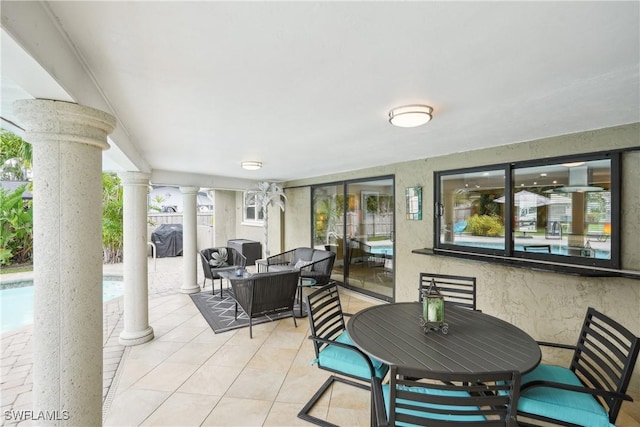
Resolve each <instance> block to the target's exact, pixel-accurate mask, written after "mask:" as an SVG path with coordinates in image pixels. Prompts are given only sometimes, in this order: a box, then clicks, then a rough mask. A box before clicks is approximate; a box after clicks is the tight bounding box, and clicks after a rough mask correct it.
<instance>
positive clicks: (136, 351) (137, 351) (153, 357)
mask: <svg viewBox="0 0 640 427" xmlns="http://www.w3.org/2000/svg"><path fill="white" fill-rule="evenodd" d="M183 345H184V344H183V343H179V342H169V341H160V340H159V339H154V340H152V341H149V342H147V343H144V344H140V345H136V346H133V347H131V352H130V353H129V356H128V358H130V359H137V360H145V361H148V362H156V363H160V362H162V361H164V360H166V359H167V358H168V357H169V356H171V355H172V354H173V353H175V352H176V351H178V350H180V348H182V346H183Z"/></svg>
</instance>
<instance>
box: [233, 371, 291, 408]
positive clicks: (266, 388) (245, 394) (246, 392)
mask: <svg viewBox="0 0 640 427" xmlns="http://www.w3.org/2000/svg"><path fill="white" fill-rule="evenodd" d="M285 376H286V372H273V371H265V370H264V369H253V368H245V369H244V370H243V371H242V372H241V373H240V375H238V378H236V380H235V381H234V382H233V384H232V385H231V387H229V390H228V391H227V393H226V396H229V397H238V398H244V399H256V400H271V401H273V400H274V399H275V398H276V395H277V394H278V391H279V390H280V387H281V386H282V383H283V382H284V378H285Z"/></svg>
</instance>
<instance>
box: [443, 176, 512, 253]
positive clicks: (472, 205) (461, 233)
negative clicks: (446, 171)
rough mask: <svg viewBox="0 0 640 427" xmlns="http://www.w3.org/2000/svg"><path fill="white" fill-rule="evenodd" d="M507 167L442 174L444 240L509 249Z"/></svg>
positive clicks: (467, 244)
mask: <svg viewBox="0 0 640 427" xmlns="http://www.w3.org/2000/svg"><path fill="white" fill-rule="evenodd" d="M504 174H505V172H504V170H503V169H496V170H487V171H481V172H465V173H459V174H455V175H444V176H441V178H440V199H441V204H440V207H439V208H440V212H438V213H437V214H438V215H439V216H440V242H441V243H445V244H455V245H462V246H473V247H476V248H483V249H489V250H491V249H497V250H504V249H505V239H504V194H505V191H504V186H505V175H504Z"/></svg>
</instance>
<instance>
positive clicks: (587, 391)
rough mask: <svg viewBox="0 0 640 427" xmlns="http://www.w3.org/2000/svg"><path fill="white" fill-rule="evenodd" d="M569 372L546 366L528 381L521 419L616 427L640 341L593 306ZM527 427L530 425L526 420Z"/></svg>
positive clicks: (525, 378) (523, 389) (524, 380)
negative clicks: (613, 426)
mask: <svg viewBox="0 0 640 427" xmlns="http://www.w3.org/2000/svg"><path fill="white" fill-rule="evenodd" d="M538 344H540V345H542V346H550V347H555V348H561V349H572V350H574V353H573V357H572V359H571V364H570V365H569V367H568V368H565V367H561V366H554V365H548V364H540V365H538V367H536V368H535V369H534V370H533V371H531V372H529V373H528V374H525V375H523V376H522V385H521V387H520V400H519V403H518V420H519V421H521V419H522V418H523V417H526V418H532V419H535V420H542V421H546V422H551V423H554V424H559V425H564V426H584V425H589V426H610V425H613V424H614V423H615V421H616V418H617V417H618V413H619V412H620V407H621V406H622V403H623V402H624V401H625V400H626V401H632V400H633V399H632V398H631V397H630V396H629V395H628V394H626V392H627V387H628V385H629V381H630V379H631V375H632V373H633V368H634V366H635V363H636V360H637V358H638V351H639V349H640V338H638V337H636V336H635V335H633V334H632V333H631V332H630V331H629V330H628V329H626V328H625V327H624V326H622V325H620V324H619V323H618V322H616V321H615V320H613V319H611V318H610V317H608V316H606V315H604V314H602V313H600V312H598V311H597V310H595V309H594V308H592V307H589V309H588V310H587V314H586V316H585V319H584V323H583V325H582V329H581V331H580V335H579V338H578V343H577V345H575V346H572V345H565V344H555V343H549V342H538ZM521 422H522V423H523V424H525V421H521Z"/></svg>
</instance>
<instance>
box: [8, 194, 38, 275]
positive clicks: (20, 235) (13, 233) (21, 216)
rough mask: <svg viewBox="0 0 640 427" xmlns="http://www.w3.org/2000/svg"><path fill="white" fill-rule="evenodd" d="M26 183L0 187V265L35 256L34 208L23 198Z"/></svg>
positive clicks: (21, 262)
mask: <svg viewBox="0 0 640 427" xmlns="http://www.w3.org/2000/svg"><path fill="white" fill-rule="evenodd" d="M26 188H27V187H26V185H22V186H20V187H18V188H17V189H16V190H15V191H13V192H9V191H8V190H3V189H0V265H9V264H23V263H27V262H30V261H31V259H32V256H33V209H32V203H31V201H25V200H23V199H22V194H23V193H24V192H25V190H26Z"/></svg>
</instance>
